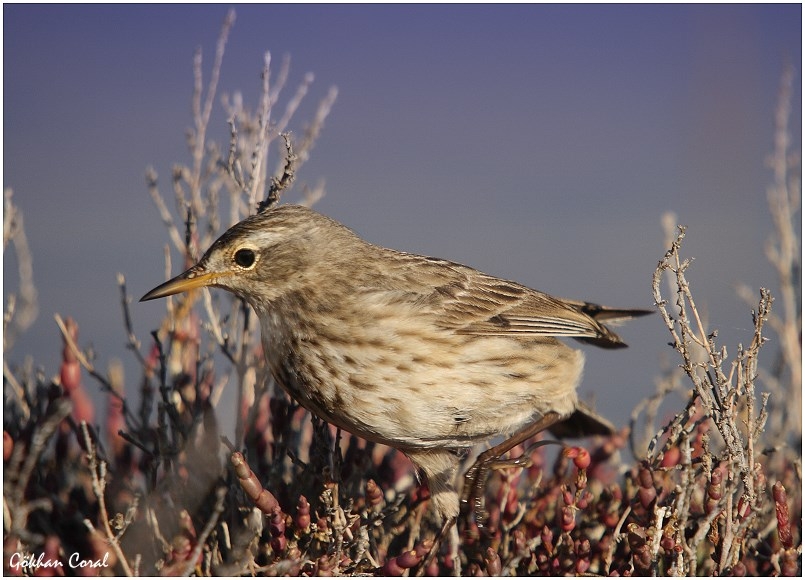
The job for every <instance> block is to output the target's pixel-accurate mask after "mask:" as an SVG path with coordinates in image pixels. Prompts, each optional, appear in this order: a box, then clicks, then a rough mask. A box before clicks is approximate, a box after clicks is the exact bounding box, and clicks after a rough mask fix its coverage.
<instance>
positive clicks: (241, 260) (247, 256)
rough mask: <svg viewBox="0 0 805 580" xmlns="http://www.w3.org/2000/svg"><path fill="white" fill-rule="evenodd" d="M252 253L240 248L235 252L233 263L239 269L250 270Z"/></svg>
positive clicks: (252, 259) (252, 263) (252, 258)
mask: <svg viewBox="0 0 805 580" xmlns="http://www.w3.org/2000/svg"><path fill="white" fill-rule="evenodd" d="M254 260H255V256H254V251H253V250H250V249H248V248H241V249H240V250H238V251H237V252H235V263H236V264H237V265H238V266H240V267H241V268H251V267H252V266H254Z"/></svg>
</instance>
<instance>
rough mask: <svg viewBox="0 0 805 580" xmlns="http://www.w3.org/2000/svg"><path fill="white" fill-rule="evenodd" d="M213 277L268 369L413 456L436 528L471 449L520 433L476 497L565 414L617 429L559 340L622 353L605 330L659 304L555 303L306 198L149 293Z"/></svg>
mask: <svg viewBox="0 0 805 580" xmlns="http://www.w3.org/2000/svg"><path fill="white" fill-rule="evenodd" d="M203 286H213V287H217V288H223V289H224V290H228V291H229V292H233V293H234V294H236V295H237V296H239V297H241V298H242V299H244V300H245V301H247V302H248V303H249V304H250V305H251V306H252V307H253V308H254V310H255V312H256V313H257V316H258V317H259V319H260V324H261V332H262V342H263V347H264V349H263V350H264V353H265V357H266V361H267V364H268V367H269V368H270V371H271V374H272V375H273V377H274V380H276V382H277V383H278V384H279V385H281V386H282V387H283V388H284V389H285V390H286V391H287V392H288V394H289V395H290V396H291V397H293V398H294V399H295V400H296V401H298V402H299V403H300V404H301V405H302V406H304V407H305V408H306V409H308V410H309V411H310V412H311V413H314V414H316V415H318V416H319V417H320V418H322V419H325V420H326V421H328V422H330V423H332V424H333V425H337V426H338V427H340V428H342V429H344V430H346V431H349V432H350V433H353V434H355V435H357V436H359V437H363V438H365V439H368V440H370V441H375V442H378V443H383V444H386V445H390V446H392V447H395V448H397V449H399V450H401V451H403V452H404V453H405V454H406V455H407V456H408V457H409V458H410V459H411V461H412V462H413V464H414V465H415V466H416V467H417V468H418V470H419V472H420V473H421V474H423V475H424V476H425V477H426V479H427V481H428V484H429V487H430V492H431V501H432V504H433V506H434V507H435V509H436V512H437V513H438V515H439V516H440V517H441V518H442V521H443V522H444V525H443V527H442V532H441V535H440V537H441V536H443V535H444V533H445V531H446V530H448V529H449V528H450V527H451V526H452V525H453V523H455V521H456V518H457V517H458V515H459V507H460V504H459V496H458V491H457V489H458V486H457V484H458V482H457V479H458V478H457V475H458V469H459V466H460V464H461V459H462V454H463V453H465V452H466V450H467V449H469V448H470V447H472V446H474V445H475V444H477V443H482V442H485V441H488V440H490V439H492V438H495V437H498V436H501V435H511V434H513V435H511V437H510V438H508V439H506V440H505V441H504V442H503V443H501V444H499V445H496V446H494V447H492V448H490V449H488V450H487V451H485V452H484V453H482V454H481V455H480V456H479V457H478V460H477V461H476V463H475V464H474V465H473V467H472V468H471V469H470V470H469V471H468V472H467V475H466V476H465V484H464V485H465V493H464V496H465V499H466V500H477V499H478V498H480V497H481V496H482V492H483V486H484V482H485V477H486V473H487V471H488V469H489V468H490V466H491V465H493V464H494V462H495V461H497V460H498V458H499V457H500V456H502V455H504V454H505V453H507V452H508V451H509V450H511V449H512V448H513V447H515V446H516V445H518V444H520V443H522V442H524V441H525V440H527V439H529V438H530V437H532V436H534V435H536V434H537V433H539V432H540V431H543V430H545V429H547V428H551V427H553V428H558V426H559V423H560V422H561V421H563V420H565V419H568V418H571V419H572V420H573V421H572V423H574V424H575V425H571V426H575V427H576V428H577V429H578V430H579V432H578V433H577V434H580V435H581V434H585V432H587V433H590V432H592V433H602V432H606V431H607V430H608V427H607V426H606V425H605V424H604V423H602V422H599V421H596V420H595V419H594V418H593V417H591V416H590V415H589V414H588V413H585V412H581V411H578V410H577V409H578V407H579V403H578V399H577V395H576V387H577V386H578V384H579V381H580V380H581V375H582V367H583V365H584V355H583V353H582V352H581V351H580V350H577V349H574V348H571V347H569V346H568V345H566V344H565V343H564V342H562V341H560V340H558V338H574V339H576V340H579V341H582V342H586V343H590V344H594V345H596V346H599V347H603V348H620V347H624V346H626V345H625V344H624V343H623V342H622V341H621V339H620V338H619V337H618V336H617V335H616V334H615V333H614V332H612V331H611V330H610V329H609V328H608V327H607V326H606V325H605V323H616V322H619V321H622V320H626V319H629V318H632V317H635V316H642V315H644V314H648V313H649V312H650V311H648V310H639V309H631V310H624V309H614V308H606V307H603V306H598V305H595V304H591V303H589V302H579V301H574V300H564V299H561V298H554V297H553V296H549V295H548V294H544V293H542V292H538V291H537V290H532V289H531V288H527V287H526V286H523V285H521V284H518V283H516V282H511V281H508V280H502V279H500V278H495V277H494V276H489V275H487V274H483V273H481V272H479V271H477V270H474V269H472V268H469V267H467V266H463V265H461V264H457V263H454V262H449V261H447V260H440V259H437V258H428V257H424V256H417V255H414V254H408V253H404V252H398V251H395V250H390V249H387V248H382V247H379V246H376V245H373V244H370V243H369V242H367V241H365V240H363V239H361V238H360V237H358V236H357V235H356V234H355V233H353V232H352V231H351V230H349V229H348V228H346V227H345V226H343V225H341V224H340V223H338V222H336V221H334V220H332V219H330V218H327V217H325V216H323V215H321V214H319V213H316V212H315V211H313V210H310V209H308V208H305V207H301V206H294V205H283V206H278V207H275V208H273V209H269V210H266V211H264V212H262V213H259V214H257V215H254V216H251V217H248V218H246V219H244V220H243V221H241V222H240V223H238V224H236V225H235V226H233V227H232V228H230V229H229V230H228V231H227V232H226V233H224V234H223V235H222V236H221V237H220V238H219V239H218V240H217V241H216V242H215V243H214V244H213V245H212V246H211V247H210V248H209V250H207V252H206V254H204V257H202V258H201V260H200V261H199V262H198V264H196V265H195V266H193V267H192V268H190V269H189V270H187V271H186V272H184V273H183V274H180V275H179V276H176V277H175V278H173V279H172V280H169V281H168V282H165V283H164V284H162V285H161V286H158V287H157V288H154V289H153V290H151V291H150V292H148V293H147V294H146V295H145V296H143V298H142V300H152V299H154V298H161V297H164V296H169V295H171V294H176V293H178V292H185V291H188V290H193V289H196V288H201V287H203Z"/></svg>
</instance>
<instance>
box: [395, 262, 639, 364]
mask: <svg viewBox="0 0 805 580" xmlns="http://www.w3.org/2000/svg"><path fill="white" fill-rule="evenodd" d="M396 263H397V264H399V270H397V272H396V273H395V276H394V278H395V279H396V280H397V281H398V282H402V286H404V287H405V288H406V290H407V291H410V290H411V289H412V288H417V291H416V292H414V294H415V295H416V300H417V302H418V303H419V304H420V305H422V306H423V307H424V308H426V309H428V310H429V311H430V312H431V313H432V314H434V315H435V316H436V319H437V323H438V324H439V325H440V326H442V327H444V328H448V329H451V330H453V331H454V332H457V333H460V334H467V335H485V336H514V335H522V336H524V337H526V336H533V337H537V336H552V337H568V338H575V339H577V340H580V341H582V342H588V343H591V344H595V345H596V346H600V347H603V348H621V347H624V346H626V345H625V344H624V343H623V341H622V340H621V339H620V337H618V335H617V334H615V333H614V332H612V331H611V330H610V329H609V328H608V327H607V326H605V325H604V323H609V324H611V323H615V324H617V323H618V322H620V321H622V320H626V319H629V318H633V317H635V316H643V315H645V314H649V313H650V312H651V311H649V310H624V309H615V308H607V307H604V306H599V305H597V304H592V303H589V302H581V301H573V300H564V299H559V298H554V297H553V296H550V295H548V294H545V293H544V292H539V291H537V290H533V289H531V288H528V287H526V286H523V285H521V284H518V283H516V282H511V281H508V280H502V279H500V278H495V277H494V276H489V275H487V274H483V273H481V272H479V271H477V270H474V269H472V268H469V267H467V266H463V265H461V264H456V263H454V262H449V261H447V260H440V259H437V258H426V257H422V256H416V255H412V254H402V255H399V256H398V260H397V261H396ZM414 277H416V280H414Z"/></svg>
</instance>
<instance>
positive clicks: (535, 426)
mask: <svg viewBox="0 0 805 580" xmlns="http://www.w3.org/2000/svg"><path fill="white" fill-rule="evenodd" d="M561 418H562V417H561V415H559V413H555V412H553V411H551V412H548V413H545V414H544V415H543V416H542V417H540V418H539V419H538V420H537V421H534V422H533V423H531V424H530V425H526V426H525V427H523V428H522V429H520V430H519V431H517V432H516V433H515V434H514V435H512V436H511V437H509V438H508V439H506V440H505V441H503V442H502V443H499V444H498V445H495V446H494V447H490V448H489V449H487V450H486V451H484V452H483V453H481V454H480V455H479V456H478V459H476V460H475V463H473V465H472V467H470V468H469V469H468V470H467V473H466V474H464V491H463V494H462V495H463V497H462V502H463V503H472V504H473V507H474V508H475V521H476V522H478V523H479V525H480V520H482V519H483V516H484V500H483V498H484V485H485V484H486V476H487V474H488V473H489V470H490V469H491V468H492V467H494V466H495V463H497V462H498V461H499V460H500V456H501V455H503V454H504V453H507V452H508V451H510V450H511V449H512V448H513V447H515V446H516V445H519V444H520V443H522V442H523V441H525V440H526V439H530V438H531V437H533V436H534V435H536V434H537V433H540V432H541V431H544V430H545V429H547V428H548V427H550V426H551V425H553V424H554V423H556V422H557V421H559V420H560V419H561Z"/></svg>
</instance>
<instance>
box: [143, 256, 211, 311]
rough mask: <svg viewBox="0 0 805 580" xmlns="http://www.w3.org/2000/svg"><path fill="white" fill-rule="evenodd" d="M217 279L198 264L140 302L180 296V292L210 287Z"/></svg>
mask: <svg viewBox="0 0 805 580" xmlns="http://www.w3.org/2000/svg"><path fill="white" fill-rule="evenodd" d="M215 278H216V273H215V272H209V271H207V270H205V269H204V268H202V267H201V266H199V265H198V264H196V265H195V266H193V267H192V268H190V269H189V270H187V271H186V272H184V273H182V274H179V275H178V276H176V277H175V278H172V279H170V280H168V281H167V282H165V283H164V284H160V285H159V286H157V287H156V288H154V289H153V290H151V291H150V292H148V293H147V294H146V295H145V296H143V297H142V298H140V302H145V301H146V300H154V299H155V298H164V297H165V296H171V295H172V294H179V293H180V292H187V291H188V290H195V289H196V288H202V287H204V286H209V285H211V284H212V283H213V282H214V281H215Z"/></svg>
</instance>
